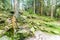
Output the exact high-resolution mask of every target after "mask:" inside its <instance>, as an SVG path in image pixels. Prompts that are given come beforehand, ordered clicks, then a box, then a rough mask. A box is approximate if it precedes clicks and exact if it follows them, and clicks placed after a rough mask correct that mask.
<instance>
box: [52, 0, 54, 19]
mask: <svg viewBox="0 0 60 40" xmlns="http://www.w3.org/2000/svg"><path fill="white" fill-rule="evenodd" d="M53 7H54V6H53V0H52V4H51V18H53V11H54V8H53Z"/></svg>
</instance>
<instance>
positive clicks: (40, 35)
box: [26, 31, 60, 40]
mask: <svg viewBox="0 0 60 40" xmlns="http://www.w3.org/2000/svg"><path fill="white" fill-rule="evenodd" d="M26 40H60V35H52V34H47V33H44V32H42V31H36V32H35V36H34V37H31V38H28V39H26Z"/></svg>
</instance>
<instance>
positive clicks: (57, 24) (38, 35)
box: [0, 12, 60, 40]
mask: <svg viewBox="0 0 60 40" xmlns="http://www.w3.org/2000/svg"><path fill="white" fill-rule="evenodd" d="M9 15H11V14H9V12H8V14H7V15H6V13H5V14H4V13H1V14H0V18H1V20H3V21H5V22H4V23H1V22H0V33H1V32H4V31H5V27H6V28H8V27H11V25H12V24H9V23H8V22H7V19H8V18H10V17H9ZM17 24H18V27H19V29H17V30H18V31H17V34H18V35H19V37H17V38H20V40H24V38H27V39H26V40H60V20H59V21H58V20H57V19H56V18H52V19H51V18H50V17H49V16H40V15H37V14H29V13H28V12H24V13H23V14H21V15H20V16H19V17H18V21H17ZM4 35H6V36H4ZM4 35H3V36H2V37H1V38H0V40H3V39H4V40H6V39H7V38H8V39H7V40H9V36H10V35H11V30H10V31H6V32H5V34H4ZM0 36H1V35H0ZM16 36H17V35H16ZM30 36H33V37H30Z"/></svg>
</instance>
